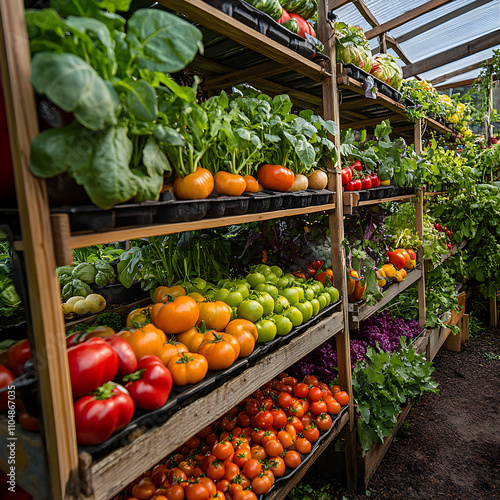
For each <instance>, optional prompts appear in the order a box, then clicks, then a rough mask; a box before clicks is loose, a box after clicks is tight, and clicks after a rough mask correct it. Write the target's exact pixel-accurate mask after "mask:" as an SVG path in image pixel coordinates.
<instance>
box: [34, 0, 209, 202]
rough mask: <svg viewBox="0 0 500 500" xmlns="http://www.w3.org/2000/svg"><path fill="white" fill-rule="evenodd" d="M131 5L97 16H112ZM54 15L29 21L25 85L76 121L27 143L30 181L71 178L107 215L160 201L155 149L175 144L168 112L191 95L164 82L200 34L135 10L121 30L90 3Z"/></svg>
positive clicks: (161, 158) (61, 7)
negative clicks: (122, 206)
mask: <svg viewBox="0 0 500 500" xmlns="http://www.w3.org/2000/svg"><path fill="white" fill-rule="evenodd" d="M128 4H129V2H127V1H121V2H112V1H111V0H108V1H106V2H100V3H99V6H100V7H103V8H111V9H112V10H113V11H114V10H115V8H116V7H117V6H118V7H119V8H120V9H121V8H126V7H128ZM51 5H52V7H53V8H50V9H42V10H27V11H26V22H27V27H28V34H29V41H30V49H31V53H32V69H33V71H32V76H31V82H32V84H33V87H34V88H35V90H36V91H37V92H38V93H39V94H43V95H45V96H47V98H48V99H50V100H51V101H52V102H54V103H55V104H56V105H58V106H60V107H61V108H62V109H63V110H65V111H69V112H72V113H73V116H74V118H75V120H74V121H73V122H72V123H71V124H70V125H69V126H67V127H62V128H53V129H49V130H46V131H44V132H42V133H41V134H39V135H38V136H37V137H35V138H34V140H33V141H32V147H31V159H30V168H31V171H32V172H33V173H34V174H35V175H37V176H39V177H45V178H47V177H52V176H54V175H57V174H61V173H63V172H68V174H69V175H70V176H71V177H73V178H74V179H75V181H76V182H77V183H78V184H80V185H83V187H84V188H85V190H86V192H87V194H88V195H89V197H90V199H91V200H92V202H93V203H95V204H96V205H98V206H100V207H101V208H105V209H106V208H110V207H112V206H113V205H115V204H116V203H120V202H124V201H127V200H129V199H131V198H134V199H135V200H136V201H137V202H141V201H145V200H155V199H158V195H159V191H160V188H161V186H162V183H163V174H164V172H167V173H168V172H170V171H171V166H170V164H169V162H168V160H167V159H166V157H165V155H164V154H163V152H162V149H161V144H162V141H163V140H167V142H168V143H172V142H174V143H175V141H179V140H180V138H179V137H180V136H179V132H177V131H175V130H173V129H170V128H169V127H168V125H169V122H168V117H167V116H166V114H165V107H166V106H167V107H168V104H169V101H170V99H171V96H172V95H173V94H176V93H177V95H179V94H180V93H184V94H186V93H187V92H189V90H191V92H192V91H193V90H192V89H188V90H182V91H181V90H180V89H178V88H177V87H176V86H175V84H174V82H173V81H172V80H171V79H170V77H169V76H168V75H166V74H165V73H169V72H172V73H173V72H176V71H179V70H181V69H182V68H184V67H185V66H186V64H188V63H189V62H190V61H191V60H192V59H193V57H194V56H195V54H196V52H197V51H198V49H199V48H201V32H200V31H199V30H198V29H197V28H195V27H194V26H192V25H191V24H189V23H188V22H186V21H184V20H183V19H181V18H180V17H178V16H175V15H173V14H169V13H167V12H165V11H161V10H154V9H139V10H137V11H135V12H134V13H133V14H132V16H131V17H130V18H129V19H128V21H127V22H125V19H123V18H122V17H121V16H119V15H117V14H112V13H109V12H105V11H103V10H101V9H100V8H99V7H98V6H97V3H96V2H94V1H89V2H81V1H80V0H66V1H62V0H57V1H54V2H52V3H51ZM61 16H63V17H61ZM195 111H196V110H195ZM162 126H163V127H166V128H165V129H161V128H160V129H159V127H162ZM159 131H160V132H164V133H163V135H162V134H160V132H159ZM165 137H166V139H165Z"/></svg>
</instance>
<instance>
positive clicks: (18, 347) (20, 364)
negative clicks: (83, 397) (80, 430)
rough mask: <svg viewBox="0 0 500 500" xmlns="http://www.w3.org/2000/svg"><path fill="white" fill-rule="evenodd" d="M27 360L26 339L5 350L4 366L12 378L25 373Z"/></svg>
mask: <svg viewBox="0 0 500 500" xmlns="http://www.w3.org/2000/svg"><path fill="white" fill-rule="evenodd" d="M29 359H31V349H30V343H29V341H28V340H26V339H25V340H20V341H19V342H16V343H15V344H13V345H11V346H10V347H9V348H8V349H7V362H6V363H5V366H6V368H8V369H9V370H10V372H11V373H12V375H14V377H17V376H19V375H21V374H22V373H24V372H25V371H26V370H25V369H24V365H25V364H26V361H28V360H29ZM108 380H109V379H108ZM104 382H107V380H105V381H104ZM104 382H103V383H104ZM100 385H102V384H98V385H96V387H99V386H100ZM94 389H95V387H94ZM89 392H90V391H89Z"/></svg>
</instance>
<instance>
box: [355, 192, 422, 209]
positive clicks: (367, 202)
mask: <svg viewBox="0 0 500 500" xmlns="http://www.w3.org/2000/svg"><path fill="white" fill-rule="evenodd" d="M416 197H417V195H416V194H402V195H401V196H394V197H392V198H382V199H377V200H365V201H360V202H359V203H358V206H360V207H361V206H365V205H377V204H379V203H385V202H387V201H408V200H411V199H414V198H416Z"/></svg>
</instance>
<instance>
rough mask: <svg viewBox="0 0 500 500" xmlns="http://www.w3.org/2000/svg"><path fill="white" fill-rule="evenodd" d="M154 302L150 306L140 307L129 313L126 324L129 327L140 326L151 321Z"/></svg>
mask: <svg viewBox="0 0 500 500" xmlns="http://www.w3.org/2000/svg"><path fill="white" fill-rule="evenodd" d="M152 308H153V304H151V305H150V306H148V307H140V308H138V309H134V310H132V311H130V312H129V313H128V316H127V320H126V323H125V326H126V327H127V328H139V327H141V326H144V325H147V324H148V323H151V309H152Z"/></svg>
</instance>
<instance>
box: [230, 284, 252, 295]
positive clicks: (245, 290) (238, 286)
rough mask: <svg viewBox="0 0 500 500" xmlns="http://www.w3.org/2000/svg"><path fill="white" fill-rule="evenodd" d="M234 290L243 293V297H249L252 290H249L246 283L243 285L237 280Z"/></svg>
mask: <svg viewBox="0 0 500 500" xmlns="http://www.w3.org/2000/svg"><path fill="white" fill-rule="evenodd" d="M233 292H238V293H241V296H242V297H243V299H248V296H249V295H250V292H249V291H248V288H247V287H246V286H245V285H243V284H241V283H240V284H236V282H235V285H234V290H233Z"/></svg>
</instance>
